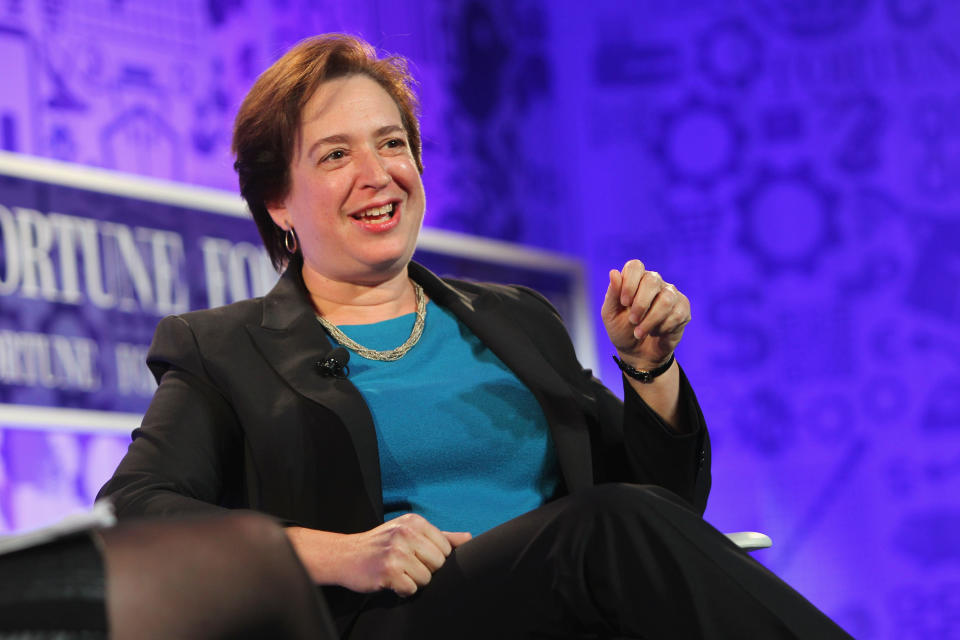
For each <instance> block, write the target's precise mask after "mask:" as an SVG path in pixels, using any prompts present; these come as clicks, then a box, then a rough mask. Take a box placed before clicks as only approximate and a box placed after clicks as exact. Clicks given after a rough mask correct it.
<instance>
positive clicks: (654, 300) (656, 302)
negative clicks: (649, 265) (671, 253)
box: [600, 260, 690, 369]
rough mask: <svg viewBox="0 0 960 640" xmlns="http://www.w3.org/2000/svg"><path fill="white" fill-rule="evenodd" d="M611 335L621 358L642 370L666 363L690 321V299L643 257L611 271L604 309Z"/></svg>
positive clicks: (604, 321)
mask: <svg viewBox="0 0 960 640" xmlns="http://www.w3.org/2000/svg"><path fill="white" fill-rule="evenodd" d="M600 315H601V317H602V318H603V324H604V326H605V327H606V329H607V335H608V336H610V341H611V342H612V343H613V346H614V348H615V349H616V350H617V351H618V352H619V353H620V357H621V358H623V359H625V360H627V361H628V362H629V363H630V364H632V365H633V366H634V367H636V368H638V369H653V368H655V367H657V366H658V365H660V364H662V363H664V362H666V360H667V359H668V358H669V357H670V354H672V353H673V350H674V349H676V347H677V344H678V343H679V342H680V338H682V337H683V329H684V327H685V326H686V325H687V323H688V322H690V301H689V300H688V299H687V296H685V295H683V294H682V293H680V292H679V291H677V288H676V287H674V286H673V285H672V284H670V283H669V282H664V280H663V278H662V277H660V274H659V273H657V272H656V271H647V269H646V268H645V267H644V265H643V263H642V262H640V261H639V260H630V261H629V262H627V263H626V264H625V265H623V269H621V270H620V271H617V270H616V269H612V270H611V271H610V286H609V287H608V288H607V295H606V297H605V299H604V301H603V307H602V309H601V310H600Z"/></svg>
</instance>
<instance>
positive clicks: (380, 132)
mask: <svg viewBox="0 0 960 640" xmlns="http://www.w3.org/2000/svg"><path fill="white" fill-rule="evenodd" d="M424 207H425V198H424V193H423V183H422V182H421V181H420V174H419V173H418V172H417V166H416V163H415V162H414V160H413V155H412V154H411V153H410V146H409V143H408V140H407V133H406V130H405V129H404V128H403V123H402V121H401V119H400V110H399V109H398V108H397V105H396V104H395V103H394V101H393V99H392V98H391V97H390V94H388V93H387V92H386V91H385V90H384V89H383V87H381V86H380V85H379V84H377V82H376V81H375V80H373V79H371V78H370V77H368V76H366V75H352V76H346V77H343V78H337V79H335V80H329V81H327V82H324V83H323V84H321V85H320V86H319V87H318V88H317V91H316V93H314V94H313V97H312V98H310V101H309V102H307V104H306V106H305V107H304V109H303V123H302V125H301V128H300V140H299V141H298V143H297V144H296V145H295V150H294V157H293V159H292V161H291V165H290V191H289V193H288V194H287V195H286V197H285V198H284V200H283V201H282V202H278V203H273V204H272V205H271V206H268V209H269V211H270V215H271V216H272V217H273V220H274V222H276V223H277V224H278V225H279V226H280V227H282V228H284V229H288V228H290V227H293V229H294V230H295V231H296V232H297V238H298V239H299V242H300V247H301V250H302V251H303V257H304V268H305V269H311V270H313V271H315V272H316V273H318V274H319V275H322V276H324V277H327V278H330V279H333V280H337V281H341V282H355V283H364V284H375V283H377V282H378V281H381V280H382V279H383V278H384V277H390V276H392V275H396V274H397V273H398V272H399V271H400V270H402V269H405V268H406V266H407V263H408V262H409V261H410V257H411V256H412V255H413V251H414V249H415V248H416V242H417V235H418V233H419V231H420V224H421V223H422V222H423V211H424Z"/></svg>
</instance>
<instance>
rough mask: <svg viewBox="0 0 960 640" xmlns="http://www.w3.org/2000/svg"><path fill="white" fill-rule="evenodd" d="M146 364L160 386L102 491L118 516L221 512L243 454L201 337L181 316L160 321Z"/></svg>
mask: <svg viewBox="0 0 960 640" xmlns="http://www.w3.org/2000/svg"><path fill="white" fill-rule="evenodd" d="M147 364H148V365H149V367H150V369H151V371H152V372H153V375H154V377H155V378H156V379H157V382H158V385H159V386H158V388H157V390H156V392H155V394H154V396H153V399H152V401H151V402H150V406H149V408H148V409H147V412H146V414H145V415H144V417H143V422H142V423H141V425H140V427H139V428H137V429H135V430H134V432H133V442H132V443H131V444H130V447H129V449H128V450H127V453H126V455H125V456H124V458H123V460H121V462H120V465H119V466H118V467H117V470H116V472H115V473H114V475H113V477H112V478H110V480H109V481H107V483H106V484H105V485H104V486H103V488H102V489H101V490H100V493H99V495H98V496H97V497H98V498H101V497H106V496H109V497H110V498H111V499H112V500H113V502H114V505H115V507H116V509H117V514H118V516H120V517H130V516H143V515H157V516H160V515H167V514H173V513H185V512H212V511H221V510H223V509H224V507H221V506H218V505H229V502H230V501H231V496H230V495H229V494H230V493H231V491H236V486H237V484H238V481H237V476H239V475H242V473H241V472H240V470H239V469H238V468H237V466H238V461H242V460H243V451H242V446H243V445H242V442H243V441H242V438H240V437H239V425H238V422H237V419H236V416H235V413H234V411H233V409H232V408H231V406H230V403H229V402H228V401H227V399H226V398H225V397H224V396H223V395H222V394H221V393H220V391H219V390H218V389H217V388H216V387H215V386H214V384H213V383H212V382H211V380H210V378H209V377H208V376H207V375H206V373H205V370H204V366H203V361H202V357H201V355H200V350H199V347H198V345H197V341H196V337H195V335H194V333H193V330H192V329H191V327H190V325H189V324H188V323H187V321H186V320H184V319H183V318H181V317H177V316H170V317H167V318H164V319H163V320H162V321H161V322H160V324H159V325H158V326H157V330H156V332H155V334H154V338H153V343H152V344H151V345H150V350H149V352H148V354H147Z"/></svg>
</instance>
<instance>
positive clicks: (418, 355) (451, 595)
mask: <svg viewBox="0 0 960 640" xmlns="http://www.w3.org/2000/svg"><path fill="white" fill-rule="evenodd" d="M411 84H412V80H411V78H410V76H409V75H408V74H407V73H406V70H405V66H404V64H403V61H402V60H399V59H396V58H387V59H378V58H377V56H376V54H375V52H374V51H373V50H372V48H371V47H369V45H367V44H365V43H363V42H361V41H359V40H357V39H355V38H351V37H348V36H340V35H333V36H321V37H317V38H311V39H308V40H306V41H304V42H302V43H300V44H299V45H297V46H296V47H294V48H293V49H292V50H291V51H290V52H288V53H287V54H286V55H285V56H283V57H282V58H281V59H280V60H278V61H277V62H276V63H275V64H274V65H273V66H272V67H271V68H270V69H268V70H267V71H266V72H265V73H264V74H263V75H261V76H260V78H259V79H258V80H257V82H256V84H255V85H254V87H253V89H251V91H250V94H249V95H248V96H247V98H246V100H245V101H244V103H243V105H242V106H241V109H240V112H239V114H238V116H237V120H236V126H235V132H234V150H235V152H236V154H237V169H238V172H239V174H240V186H241V191H242V193H243V196H244V198H245V199H246V201H247V203H248V205H249V206H250V209H251V211H252V212H253V215H254V219H255V220H256V222H257V225H258V227H259V229H260V232H261V235H262V237H263V239H264V243H265V245H266V247H267V250H268V251H269V252H270V255H271V257H272V258H273V261H274V263H275V264H276V265H277V266H278V268H283V267H285V271H284V273H283V277H282V278H281V279H280V281H279V283H278V284H277V285H276V287H275V288H274V289H273V290H272V291H271V292H270V293H269V294H268V295H267V296H266V297H264V298H262V299H256V300H249V301H245V302H241V303H237V304H234V305H230V306H228V307H223V308H219V309H212V310H208V311H201V312H195V313H188V314H185V315H183V316H180V317H171V318H166V319H164V320H163V321H162V322H161V323H160V325H159V326H158V328H157V332H156V336H155V338H154V342H153V345H152V346H151V350H150V354H149V356H148V363H149V365H150V367H151V369H152V370H153V373H154V375H155V376H156V377H157V379H158V381H159V383H160V386H159V388H158V390H157V392H156V396H155V398H154V400H153V402H152V404H151V406H150V409H149V410H148V412H147V414H146V416H145V418H144V422H143V425H142V426H141V428H140V429H138V430H137V431H136V432H135V434H134V442H133V444H132V445H131V447H130V450H129V452H128V454H127V455H126V457H125V458H124V460H123V461H122V462H121V464H120V466H119V468H118V469H117V472H116V474H115V475H114V477H113V479H111V480H110V482H108V483H107V485H106V486H105V487H104V489H103V491H102V492H101V494H102V495H111V496H113V498H114V500H115V502H116V505H117V508H118V512H119V514H120V516H121V517H125V516H133V515H142V514H177V513H185V512H189V511H211V510H215V509H221V508H249V509H254V510H257V511H261V512H265V513H268V514H271V515H273V516H275V517H277V518H278V519H280V520H281V521H283V522H284V524H286V525H287V528H286V532H287V536H288V538H289V539H290V541H291V543H292V545H293V547H294V549H295V551H296V553H297V555H298V556H299V558H300V559H301V561H302V562H303V564H304V566H305V567H306V569H307V571H308V573H309V574H310V576H311V577H312V578H313V579H314V581H315V582H317V583H318V584H320V585H326V588H325V594H326V596H327V598H328V600H329V602H330V604H331V608H332V610H333V611H334V614H335V615H336V617H337V621H338V625H339V627H340V631H341V633H342V634H344V635H345V636H347V637H351V638H361V637H371V638H377V637H385V636H389V637H528V636H529V635H531V634H543V635H549V634H554V635H557V634H562V635H568V634H581V633H591V634H600V635H618V634H619V635H629V636H633V637H641V636H642V637H711V636H712V634H718V636H719V637H722V636H729V635H737V634H738V633H743V634H746V635H750V636H754V635H756V633H757V629H759V630H760V631H759V634H760V635H759V636H757V637H780V636H778V635H777V634H780V635H782V637H794V636H793V635H790V633H793V634H803V633H809V634H813V635H811V636H810V637H814V636H815V637H821V638H823V637H844V636H843V634H842V632H841V631H839V630H838V629H837V628H836V627H834V626H833V625H832V623H830V622H829V620H827V619H826V618H825V617H824V616H823V615H822V614H820V613H819V612H818V611H816V609H814V608H813V607H812V606H811V605H809V603H807V602H806V601H805V600H803V599H802V597H800V596H799V595H797V594H796V593H795V592H793V591H792V590H790V589H789V587H787V586H786V585H784V584H783V583H781V582H779V581H778V580H777V579H776V578H775V577H774V576H773V575H772V574H770V573H769V572H766V570H765V569H763V568H762V567H761V566H760V565H758V564H757V563H755V562H753V561H752V560H750V559H749V558H746V556H744V555H743V554H742V553H740V552H739V550H737V549H735V548H733V547H732V545H730V544H729V543H728V542H727V541H726V540H725V538H723V536H722V535H720V534H718V533H717V532H716V531H715V530H713V529H712V528H711V527H709V525H706V524H705V523H704V522H703V521H702V520H701V519H700V517H699V515H698V514H700V513H702V511H703V509H704V507H705V504H706V496H707V492H708V489H709V452H708V441H707V434H706V427H705V425H704V423H703V419H702V416H701V414H700V411H699V408H698V406H697V403H696V400H695V398H694V395H693V392H692V390H691V389H690V387H689V385H688V383H687V381H686V379H685V378H684V376H683V373H682V371H681V370H680V368H679V366H678V365H677V364H676V361H675V360H674V357H673V352H674V349H675V348H676V346H677V344H678V342H679V341H680V339H681V337H682V335H683V330H684V327H685V325H686V324H687V322H689V320H690V308H689V303H688V301H687V299H686V297H685V296H683V295H682V294H681V293H679V292H678V291H677V290H676V289H675V288H674V287H673V286H672V285H670V284H667V283H665V282H664V281H663V279H662V278H661V277H660V276H659V275H658V274H657V273H655V272H653V271H649V270H646V269H645V268H644V265H643V264H642V263H640V262H639V261H636V260H634V261H630V262H628V263H627V264H626V265H624V267H623V269H620V270H613V271H611V272H610V285H609V289H608V291H607V294H606V299H605V301H604V303H603V308H602V310H601V315H602V317H603V321H604V325H605V327H606V329H607V332H608V334H609V336H610V339H611V342H612V344H613V347H614V349H615V350H616V352H617V354H618V359H619V362H620V363H621V368H622V369H624V371H625V377H624V393H625V402H624V403H622V404H621V403H620V402H619V401H618V400H617V399H616V398H615V397H614V396H613V395H612V394H611V393H610V392H609V391H608V390H606V389H605V388H603V387H602V386H601V385H600V383H599V382H598V381H596V380H595V379H593V378H592V377H591V376H590V375H589V373H588V372H585V371H583V370H582V368H581V367H580V366H579V364H578V363H577V360H576V356H575V354H574V350H573V346H572V344H571V342H570V339H569V337H568V336H567V334H566V331H565V329H564V327H563V325H562V323H561V321H560V319H559V318H558V316H557V314H556V313H555V311H554V310H553V309H552V307H550V305H549V303H547V302H546V301H545V300H544V299H543V298H542V297H540V296H539V295H538V294H536V293H534V292H532V291H529V290H527V289H523V288H520V287H510V286H498V285H484V284H471V283H467V282H461V281H456V280H443V279H440V278H438V277H437V276H435V275H434V274H432V273H430V272H429V271H427V270H426V269H424V268H423V267H421V266H419V265H417V264H416V263H414V262H412V261H411V257H412V255H413V252H414V248H415V245H416V240H417V234H418V232H419V229H420V225H421V223H422V220H423V213H424V208H425V197H424V191H423V184H422V182H421V180H420V173H421V172H422V170H423V166H422V163H421V159H420V133H419V124H418V121H417V117H416V101H415V96H414V94H413V92H412V89H411ZM341 344H342V345H345V346H346V348H348V349H349V350H350V355H349V363H347V366H345V367H344V366H342V365H343V364H344V362H343V356H342V355H340V354H342V351H337V348H339V345H341ZM616 483H631V484H616ZM677 531H681V532H682V535H680V536H678V535H677V533H676V532H677ZM472 534H479V535H477V537H476V538H472ZM704 554H707V555H709V556H710V557H711V560H709V561H706V562H705V561H704ZM238 561H240V559H238ZM731 593H733V594H735V595H737V596H743V597H736V598H733V601H734V602H733V603H731V602H729V601H728V600H729V598H724V597H721V596H723V595H725V594H726V595H729V594H731ZM745 594H749V595H745ZM771 594H773V595H771ZM758 624H759V626H756V625H758ZM786 629H790V630H791V631H790V632H789V633H788V632H787V631H786Z"/></svg>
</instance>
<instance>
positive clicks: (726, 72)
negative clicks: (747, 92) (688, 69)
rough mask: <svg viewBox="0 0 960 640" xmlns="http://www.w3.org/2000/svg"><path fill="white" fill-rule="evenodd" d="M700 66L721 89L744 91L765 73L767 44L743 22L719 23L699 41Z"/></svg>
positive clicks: (711, 27) (698, 39)
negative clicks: (728, 88)
mask: <svg viewBox="0 0 960 640" xmlns="http://www.w3.org/2000/svg"><path fill="white" fill-rule="evenodd" d="M697 66H698V67H699V68H700V72H701V73H702V74H703V75H704V76H706V77H707V78H710V80H712V81H713V82H714V83H715V84H717V85H718V86H723V87H736V88H738V89H742V88H744V87H746V86H748V85H749V84H750V83H751V82H753V81H754V80H755V79H756V78H757V77H758V76H759V75H760V73H761V71H762V69H763V40H762V39H761V38H760V36H759V35H757V33H756V31H754V30H753V29H751V28H750V26H749V25H747V24H746V23H745V22H743V21H742V20H737V19H733V20H725V21H722V22H718V23H716V24H714V25H711V26H710V27H709V28H708V29H707V30H706V31H704V32H703V33H702V34H700V36H699V37H698V38H697Z"/></svg>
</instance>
